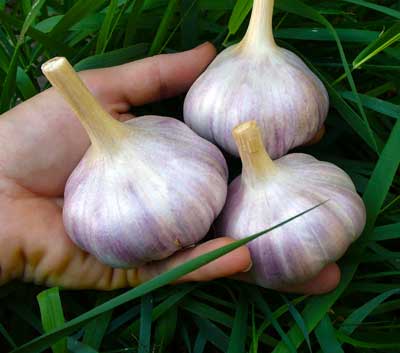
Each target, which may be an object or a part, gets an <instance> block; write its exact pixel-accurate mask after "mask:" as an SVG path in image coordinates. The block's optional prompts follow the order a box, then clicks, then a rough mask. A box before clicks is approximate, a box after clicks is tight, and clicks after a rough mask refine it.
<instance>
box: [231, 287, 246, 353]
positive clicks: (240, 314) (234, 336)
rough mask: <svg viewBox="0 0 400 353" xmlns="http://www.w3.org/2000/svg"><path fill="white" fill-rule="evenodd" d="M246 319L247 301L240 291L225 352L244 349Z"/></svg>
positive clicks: (239, 351)
mask: <svg viewBox="0 0 400 353" xmlns="http://www.w3.org/2000/svg"><path fill="white" fill-rule="evenodd" d="M247 319H248V301H247V297H245V296H244V294H243V292H241V293H240V297H239V301H238V303H237V309H236V314H235V319H234V321H233V326H232V331H231V336H230V337H229V346H228V350H227V353H242V352H244V351H245V344H246V337H247V335H246V334H245V333H247Z"/></svg>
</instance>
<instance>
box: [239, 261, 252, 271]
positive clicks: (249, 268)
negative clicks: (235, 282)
mask: <svg viewBox="0 0 400 353" xmlns="http://www.w3.org/2000/svg"><path fill="white" fill-rule="evenodd" d="M252 267H253V263H252V262H250V265H249V267H247V268H246V269H245V270H244V271H242V272H243V273H246V272H249V271H250V270H251V269H252Z"/></svg>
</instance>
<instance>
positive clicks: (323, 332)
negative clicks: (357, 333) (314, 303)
mask: <svg viewBox="0 0 400 353" xmlns="http://www.w3.org/2000/svg"><path fill="white" fill-rule="evenodd" d="M315 335H316V336H317V338H318V342H319V344H320V345H321V349H322V352H323V353H344V351H343V349H342V347H341V345H340V343H339V342H338V340H337V338H336V335H335V329H334V328H333V326H332V322H331V319H330V318H329V316H328V315H325V316H324V317H323V319H322V320H321V322H320V323H319V324H318V326H317V328H316V329H315Z"/></svg>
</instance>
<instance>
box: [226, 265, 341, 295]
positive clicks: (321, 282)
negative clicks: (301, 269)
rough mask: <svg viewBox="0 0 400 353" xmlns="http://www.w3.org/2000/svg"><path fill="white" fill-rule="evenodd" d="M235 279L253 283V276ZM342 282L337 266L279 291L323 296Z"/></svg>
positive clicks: (242, 276) (242, 275)
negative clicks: (304, 281)
mask: <svg viewBox="0 0 400 353" xmlns="http://www.w3.org/2000/svg"><path fill="white" fill-rule="evenodd" d="M232 278H233V279H236V280H239V281H245V282H249V283H253V282H254V280H252V278H251V276H250V275H249V274H247V273H241V274H237V275H234V276H233V277H232ZM339 282H340V269H339V266H338V265H336V264H330V265H328V266H327V267H325V268H324V269H323V270H322V271H321V272H320V273H319V274H318V275H317V276H316V277H314V278H313V279H311V280H309V281H307V282H306V283H302V284H296V285H291V286H289V287H282V288H279V289H278V290H279V291H281V292H287V293H301V294H323V293H328V292H330V291H332V290H333V289H335V288H336V287H337V286H338V284H339Z"/></svg>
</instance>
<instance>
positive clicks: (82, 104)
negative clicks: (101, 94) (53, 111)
mask: <svg viewBox="0 0 400 353" xmlns="http://www.w3.org/2000/svg"><path fill="white" fill-rule="evenodd" d="M42 72H43V74H44V75H45V76H46V77H47V79H48V80H49V81H50V83H51V84H52V85H53V86H54V87H56V88H57V90H58V91H59V92H60V93H61V94H62V95H63V97H64V98H65V100H66V101H67V102H68V103H69V105H70V106H71V108H72V110H73V111H74V112H75V114H76V115H77V117H78V118H79V120H80V122H81V124H82V125H83V127H84V128H85V130H86V132H87V133H88V135H89V138H90V140H91V142H92V144H93V145H96V146H97V147H99V145H102V144H106V145H107V147H109V145H113V140H117V139H119V138H120V137H121V136H123V135H124V133H125V129H124V128H123V125H122V123H120V122H118V121H116V120H115V119H114V118H113V117H112V116H111V115H110V114H109V113H108V112H106V111H105V110H104V108H103V107H102V106H101V105H100V104H99V103H98V102H97V100H96V98H95V97H94V96H93V95H92V94H91V93H90V92H89V90H88V88H87V87H86V86H85V84H84V83H83V81H82V80H81V78H80V77H79V76H78V74H77V73H76V72H75V70H74V69H73V68H72V66H71V64H70V63H69V62H68V60H67V59H66V58H63V57H56V58H53V59H51V60H49V61H47V62H46V63H44V64H43V65H42Z"/></svg>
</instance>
